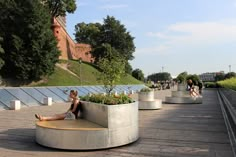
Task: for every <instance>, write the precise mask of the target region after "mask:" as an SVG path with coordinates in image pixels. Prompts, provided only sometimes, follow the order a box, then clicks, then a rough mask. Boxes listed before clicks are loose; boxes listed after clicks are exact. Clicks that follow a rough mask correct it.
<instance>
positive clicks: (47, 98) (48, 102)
mask: <svg viewBox="0 0 236 157" xmlns="http://www.w3.org/2000/svg"><path fill="white" fill-rule="evenodd" d="M43 103H44V105H48V106H51V105H52V98H51V97H46V98H44V99H43Z"/></svg>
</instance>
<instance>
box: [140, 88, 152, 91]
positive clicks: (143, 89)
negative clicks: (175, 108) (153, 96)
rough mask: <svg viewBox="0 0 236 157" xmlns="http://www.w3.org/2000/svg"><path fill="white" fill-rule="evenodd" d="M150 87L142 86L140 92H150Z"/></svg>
mask: <svg viewBox="0 0 236 157" xmlns="http://www.w3.org/2000/svg"><path fill="white" fill-rule="evenodd" d="M151 91H152V89H151V88H148V87H144V88H142V89H141V90H140V92H151Z"/></svg>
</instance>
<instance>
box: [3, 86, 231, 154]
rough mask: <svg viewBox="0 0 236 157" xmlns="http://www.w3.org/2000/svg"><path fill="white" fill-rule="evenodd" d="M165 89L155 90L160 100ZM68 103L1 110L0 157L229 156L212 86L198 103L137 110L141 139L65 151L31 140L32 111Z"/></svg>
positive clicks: (47, 112) (59, 109)
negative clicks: (120, 144)
mask: <svg viewBox="0 0 236 157" xmlns="http://www.w3.org/2000/svg"><path fill="white" fill-rule="evenodd" d="M166 95H170V91H167V90H165V91H158V92H157V93H156V96H157V97H159V98H164V97H165V96H166ZM67 107H68V105H66V104H58V105H53V106H50V107H46V106H41V107H31V108H24V109H22V110H20V111H11V110H5V111H0V157H5V156H6V157H8V156H9V157H11V156H13V157H14V156H17V157H52V156H57V157H67V156H70V157H75V156H78V157H89V156H91V157H104V156H105V157H108V156H109V157H110V156H111V157H127V156H128V157H148V156H153V157H233V154H232V151H231V146H230V143H229V138H228V135H227V130H226V127H225V124H224V120H223V116H222V113H221V110H220V106H219V101H218V99H217V94H216V91H215V90H205V91H204V99H203V104H194V105H190V104H185V105H183V104H164V106H163V109H162V110H149V111H146V110H141V111H140V112H139V122H140V124H139V126H140V139H139V140H138V141H137V142H135V143H133V144H130V145H126V146H122V147H118V148H112V149H107V150H99V151H64V150H57V149H51V148H46V147H42V146H40V145H38V144H37V143H35V118H34V113H40V114H44V115H50V114H53V113H58V112H63V111H65V110H66V109H67Z"/></svg>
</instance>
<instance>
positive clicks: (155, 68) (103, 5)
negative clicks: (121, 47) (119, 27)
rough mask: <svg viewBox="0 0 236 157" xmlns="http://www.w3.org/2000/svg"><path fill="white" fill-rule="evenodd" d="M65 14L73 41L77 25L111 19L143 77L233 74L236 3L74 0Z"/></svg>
mask: <svg viewBox="0 0 236 157" xmlns="http://www.w3.org/2000/svg"><path fill="white" fill-rule="evenodd" d="M76 4H77V9H76V11H75V12H74V13H73V14H67V19H66V20H67V31H68V33H69V34H70V36H71V37H72V38H73V39H74V38H75V37H74V33H75V25H76V24H77V23H81V22H85V23H95V22H100V23H102V22H103V19H104V18H106V17H107V15H109V16H114V17H115V19H116V20H119V21H120V22H121V24H124V25H125V28H126V29H127V31H129V32H130V34H131V36H133V37H134V38H135V39H134V44H135V47H136V49H135V52H134V53H133V55H134V59H133V60H132V61H130V64H131V66H132V68H133V69H137V68H138V69H141V70H142V71H143V73H144V75H145V76H147V75H150V74H153V73H159V72H168V73H170V74H171V75H172V76H173V77H174V76H177V75H178V74H180V73H181V72H184V71H186V72H188V74H202V73H205V72H219V71H224V72H225V73H227V72H229V71H231V72H232V71H234V72H235V71H236V0H145V1H143V0H77V1H76Z"/></svg>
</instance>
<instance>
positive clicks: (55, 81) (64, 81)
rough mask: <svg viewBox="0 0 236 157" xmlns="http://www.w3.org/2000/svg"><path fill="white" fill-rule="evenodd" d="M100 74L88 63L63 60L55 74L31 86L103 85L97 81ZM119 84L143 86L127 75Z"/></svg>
mask: <svg viewBox="0 0 236 157" xmlns="http://www.w3.org/2000/svg"><path fill="white" fill-rule="evenodd" d="M80 66H81V67H80ZM98 73H99V71H98V70H97V69H96V68H95V67H94V66H92V65H89V64H88V63H82V64H79V62H77V61H73V60H69V61H64V60H63V61H60V63H59V65H58V66H56V68H55V72H54V73H53V74H52V75H51V76H49V77H48V78H45V79H44V81H43V82H42V81H41V83H39V84H34V85H31V86H79V85H101V84H102V83H101V82H98V81H97V77H96V76H97V75H98ZM80 75H81V77H80ZM117 84H143V82H140V81H139V80H137V79H135V78H134V77H132V76H131V75H128V74H127V75H126V76H124V77H122V78H121V80H120V82H118V83H117Z"/></svg>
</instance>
